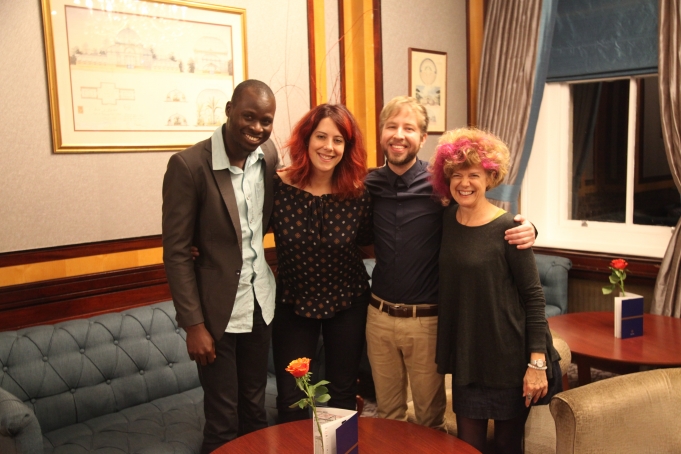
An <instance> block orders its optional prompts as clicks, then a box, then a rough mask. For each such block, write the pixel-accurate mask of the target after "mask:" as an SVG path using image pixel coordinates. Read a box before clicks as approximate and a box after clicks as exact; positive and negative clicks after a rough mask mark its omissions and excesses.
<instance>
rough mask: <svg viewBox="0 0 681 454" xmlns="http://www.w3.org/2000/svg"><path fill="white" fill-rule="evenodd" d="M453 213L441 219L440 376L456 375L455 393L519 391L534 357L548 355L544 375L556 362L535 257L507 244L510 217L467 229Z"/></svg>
mask: <svg viewBox="0 0 681 454" xmlns="http://www.w3.org/2000/svg"><path fill="white" fill-rule="evenodd" d="M457 208H458V207H457V206H450V207H448V208H447V209H446V211H445V214H444V227H443V235H442V247H441V250H440V270H441V271H440V309H439V318H438V337H437V352H436V362H437V365H438V372H439V373H441V374H445V373H451V374H453V375H452V377H453V383H454V384H455V385H458V386H466V385H468V384H471V383H475V384H479V385H484V386H488V387H492V388H511V387H515V386H522V384H523V377H524V376H525V372H526V371H527V363H528V362H529V360H530V353H531V352H539V353H545V354H546V358H547V360H548V365H549V368H551V366H552V364H551V363H552V362H553V361H555V360H558V359H560V356H559V355H558V352H556V350H555V349H554V348H553V340H552V338H551V332H550V331H549V327H548V323H547V321H546V316H545V311H544V308H545V306H546V301H545V299H544V292H543V290H542V286H541V282H540V281H539V273H538V272H537V265H536V264H535V261H534V253H533V252H532V250H531V249H524V250H521V249H518V248H517V247H516V246H515V245H511V244H508V242H506V241H505V240H504V231H506V230H507V229H510V228H513V227H514V226H515V225H516V223H515V222H514V221H513V215H511V214H509V213H505V214H503V215H502V216H500V217H498V218H496V219H495V220H493V221H492V222H490V223H488V224H485V225H481V226H476V227H467V226H464V225H461V224H460V223H459V222H458V221H457V220H456V210H457ZM547 346H549V349H548V352H547ZM547 376H548V377H549V378H550V377H552V371H551V369H549V370H548V371H547Z"/></svg>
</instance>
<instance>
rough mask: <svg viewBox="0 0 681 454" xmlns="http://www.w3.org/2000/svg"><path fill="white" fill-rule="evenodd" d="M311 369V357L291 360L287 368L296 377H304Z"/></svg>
mask: <svg viewBox="0 0 681 454" xmlns="http://www.w3.org/2000/svg"><path fill="white" fill-rule="evenodd" d="M309 371H310V358H298V359H294V360H293V361H291V363H290V364H289V365H288V367H287V368H286V372H290V373H291V375H293V376H294V377H295V378H301V377H304V376H305V374H307V373H308V372H309Z"/></svg>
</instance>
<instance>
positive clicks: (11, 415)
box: [0, 301, 204, 454]
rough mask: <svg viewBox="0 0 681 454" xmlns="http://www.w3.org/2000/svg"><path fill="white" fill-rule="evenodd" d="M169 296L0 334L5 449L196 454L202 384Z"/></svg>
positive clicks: (0, 431) (0, 447)
mask: <svg viewBox="0 0 681 454" xmlns="http://www.w3.org/2000/svg"><path fill="white" fill-rule="evenodd" d="M185 337H186V335H185V332H184V330H182V329H180V328H178V326H177V322H176V321H175V309H174V308H173V305H172V302H170V301H168V302H165V303H159V304H155V305H151V306H146V307H140V308H136V309H131V310H128V311H125V312H121V313H112V314H106V315H100V316H96V317H93V318H90V319H83V320H73V321H68V322H63V323H58V324H55V325H44V326H37V327H33V328H26V329H22V330H19V331H6V332H0V367H1V369H2V370H1V371H0V453H2V454H10V453H15V452H16V453H31V454H32V453H43V452H44V453H46V454H47V453H55V454H58V453H64V454H77V453H87V452H99V453H121V452H123V453H154V454H156V453H178V454H179V453H197V452H199V450H200V446H201V442H202V438H203V435H202V431H203V424H204V416H203V391H202V389H201V387H200V384H199V379H198V373H197V370H196V366H195V364H194V363H193V362H192V361H190V360H189V356H188V355H187V346H186V341H185Z"/></svg>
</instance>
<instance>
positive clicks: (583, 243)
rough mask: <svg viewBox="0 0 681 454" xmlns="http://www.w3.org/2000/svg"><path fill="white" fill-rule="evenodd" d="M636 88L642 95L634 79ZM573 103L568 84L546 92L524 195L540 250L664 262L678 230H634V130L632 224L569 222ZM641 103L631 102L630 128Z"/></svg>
mask: <svg viewBox="0 0 681 454" xmlns="http://www.w3.org/2000/svg"><path fill="white" fill-rule="evenodd" d="M630 87H631V88H632V89H633V90H636V89H637V88H636V82H635V81H634V78H631V82H630ZM630 93H632V94H636V91H634V92H631V91H630ZM570 98H571V94H570V85H569V84H567V83H550V84H546V86H545V88H544V97H543V100H542V105H541V109H540V112H539V120H538V122H537V130H536V133H535V137H534V143H533V146H532V155H531V157H530V161H529V163H528V167H527V173H526V175H525V178H524V181H523V184H522V190H521V194H520V206H521V211H522V213H523V214H524V215H525V217H526V218H527V219H529V220H530V221H531V222H532V223H533V224H534V225H535V226H536V227H537V230H538V231H539V237H538V238H537V242H536V243H535V245H536V246H542V247H547V248H559V249H569V250H576V251H592V252H603V253H610V254H612V255H613V258H614V256H631V255H636V256H643V257H654V258H662V257H663V256H664V253H665V251H666V249H667V245H668V244H669V240H670V238H671V233H672V227H665V226H649V225H638V224H633V195H634V194H633V191H634V184H633V183H634V164H635V162H634V143H635V139H636V137H635V134H636V131H635V128H629V138H628V151H627V205H626V218H625V219H626V222H625V223H612V222H596V221H588V222H586V223H584V222H583V221H579V220H570V219H568V218H569V216H568V214H569V208H570V207H569V204H570V201H571V193H570V184H571V181H570V180H571V179H570V172H571V171H570V169H572V163H571V161H570V159H571V156H572V149H571V148H572V137H571V131H572V102H571V99H570ZM636 98H637V97H636V96H630V98H629V124H635V121H636ZM632 122H633V123H632ZM561 201H562V203H561Z"/></svg>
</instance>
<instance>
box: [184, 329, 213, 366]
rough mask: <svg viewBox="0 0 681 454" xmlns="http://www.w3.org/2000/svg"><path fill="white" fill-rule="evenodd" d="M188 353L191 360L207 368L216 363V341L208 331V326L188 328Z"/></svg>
mask: <svg viewBox="0 0 681 454" xmlns="http://www.w3.org/2000/svg"><path fill="white" fill-rule="evenodd" d="M184 330H185V331H186V332H187V352H188V353H189V359H191V360H192V361H196V362H197V363H198V364H201V365H202V366H205V365H206V364H211V363H212V362H213V361H215V341H214V340H213V336H211V335H210V333H209V332H208V330H207V329H206V325H204V324H203V323H199V324H198V325H192V326H187V327H185V329H184Z"/></svg>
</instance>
